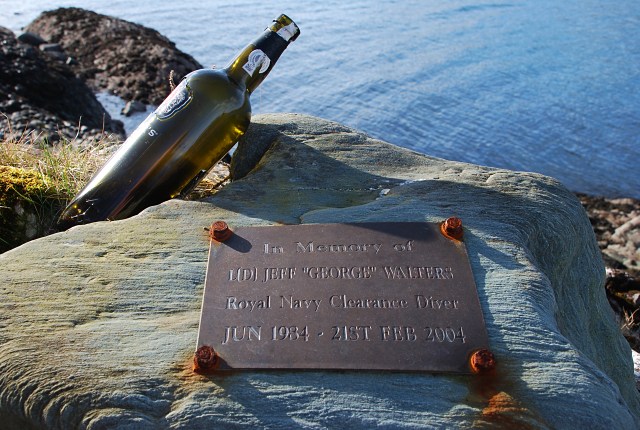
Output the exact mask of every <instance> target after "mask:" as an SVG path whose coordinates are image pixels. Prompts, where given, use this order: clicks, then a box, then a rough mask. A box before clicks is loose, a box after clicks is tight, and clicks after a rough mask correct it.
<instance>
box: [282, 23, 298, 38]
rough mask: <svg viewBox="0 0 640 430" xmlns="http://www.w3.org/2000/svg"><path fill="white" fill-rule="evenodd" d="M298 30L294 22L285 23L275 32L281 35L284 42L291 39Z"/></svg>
mask: <svg viewBox="0 0 640 430" xmlns="http://www.w3.org/2000/svg"><path fill="white" fill-rule="evenodd" d="M299 32H300V30H299V29H298V26H297V25H295V23H293V22H292V23H291V24H289V25H285V26H284V27H282V28H281V29H279V30H278V31H277V32H276V34H277V35H278V36H280V37H282V38H283V39H284V40H285V41H286V42H288V41H289V39H291V38H292V37H293V36H294V35H295V34H297V33H299Z"/></svg>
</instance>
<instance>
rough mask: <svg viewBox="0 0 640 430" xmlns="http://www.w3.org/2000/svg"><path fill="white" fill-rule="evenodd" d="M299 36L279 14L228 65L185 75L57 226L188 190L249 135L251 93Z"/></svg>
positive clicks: (125, 211)
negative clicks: (238, 142) (244, 135)
mask: <svg viewBox="0 0 640 430" xmlns="http://www.w3.org/2000/svg"><path fill="white" fill-rule="evenodd" d="M299 34H300V30H299V28H298V26H297V25H296V24H295V23H294V22H293V21H292V20H291V19H290V18H289V17H287V16H286V15H280V16H279V17H278V18H277V19H275V20H274V21H273V23H272V25H271V26H269V27H268V28H267V29H266V30H265V31H264V33H262V34H261V35H260V36H259V37H258V38H256V39H255V40H254V41H253V42H252V43H250V44H249V45H247V46H246V47H245V48H244V49H243V50H242V51H240V53H239V54H238V55H237V56H236V57H235V58H234V59H233V60H232V61H231V62H230V63H229V65H228V66H227V67H225V68H224V69H215V68H211V69H201V70H197V71H195V72H192V73H190V74H188V75H187V76H185V77H184V79H183V80H182V81H181V82H180V84H179V85H178V86H177V87H176V88H175V89H174V90H173V91H172V92H171V94H170V95H169V96H168V97H167V99H166V100H164V102H163V103H162V104H161V105H160V106H158V108H157V109H156V110H155V111H154V112H153V113H151V114H150V115H149V116H148V117H147V118H146V119H145V120H144V121H143V122H142V123H141V124H140V125H139V126H138V128H136V130H135V131H134V132H133V133H132V134H131V135H130V136H129V138H128V139H127V140H126V141H125V142H124V143H123V144H122V147H120V148H119V149H118V150H117V151H116V152H115V153H114V154H113V156H112V157H111V158H110V159H109V160H108V161H107V162H106V164H105V165H104V166H103V167H102V168H101V169H100V170H99V171H98V172H97V173H96V174H95V176H94V177H93V178H92V179H91V180H90V181H89V183H88V184H87V185H86V186H85V187H84V188H83V189H82V190H81V191H80V192H79V193H78V195H77V196H76V197H74V199H73V200H72V201H71V202H70V203H69V205H68V206H67V207H66V209H65V210H64V211H63V212H62V214H61V215H60V218H59V220H58V227H59V228H60V229H66V228H69V227H71V226H73V225H76V224H86V223H90V222H94V221H101V220H117V219H123V218H127V217H130V216H133V215H135V214H137V213H139V212H140V211H142V210H143V209H145V208H147V207H149V206H152V205H156V204H159V203H161V202H163V201H165V200H169V199H171V198H174V197H177V196H180V195H186V194H187V193H188V192H189V191H190V190H192V189H193V188H194V187H195V185H196V184H197V183H198V182H199V181H200V180H201V179H202V178H203V177H204V176H206V173H207V172H208V171H209V170H210V169H211V168H212V167H213V165H215V163H217V162H218V161H219V160H220V159H222V158H223V157H224V156H225V155H226V154H227V152H229V150H230V149H231V148H232V147H233V145H234V144H235V143H236V142H237V141H238V139H239V138H240V136H242V135H243V134H244V132H245V131H246V129H247V127H248V126H249V122H250V119H251V104H250V101H249V96H250V95H251V93H252V92H253V90H255V89H256V87H257V86H258V85H260V83H261V82H262V81H263V80H264V78H265V77H266V76H267V74H269V72H270V71H271V69H272V68H273V66H274V64H275V63H276V61H277V60H278V58H279V57H280V55H281V54H282V52H284V50H285V49H286V48H287V46H288V44H289V43H290V42H292V41H293V40H295V39H296V38H297V37H298V35H299Z"/></svg>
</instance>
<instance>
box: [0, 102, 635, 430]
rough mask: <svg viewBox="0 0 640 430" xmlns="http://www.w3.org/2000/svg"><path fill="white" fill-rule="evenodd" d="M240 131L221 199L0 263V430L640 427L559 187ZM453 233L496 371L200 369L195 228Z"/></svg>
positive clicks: (347, 136)
mask: <svg viewBox="0 0 640 430" xmlns="http://www.w3.org/2000/svg"><path fill="white" fill-rule="evenodd" d="M250 129H251V132H250V133H248V134H247V137H246V138H245V139H244V140H243V142H241V146H245V145H254V144H255V145H258V146H262V147H264V148H265V149H266V153H265V154H264V156H263V157H262V159H261V160H260V162H259V163H258V164H257V166H255V168H253V169H252V170H251V171H250V172H249V173H248V174H247V175H246V176H245V177H244V178H243V179H238V180H236V181H234V182H232V183H231V184H230V185H227V186H226V187H225V188H223V189H222V190H221V191H220V192H218V193H217V194H215V195H214V196H212V197H210V198H208V199H206V200H203V201H180V200H172V201H169V202H166V203H164V204H161V205H158V206H155V207H152V208H149V209H147V210H146V211H144V212H142V213H141V214H139V215H138V216H135V217H132V218H130V219H127V220H122V221H116V222H98V223H94V224H89V225H84V226H79V227H75V228H72V229H70V230H68V231H66V232H63V233H59V234H54V235H51V236H49V237H46V238H43V239H38V240H35V241H32V242H29V243H27V244H25V245H23V246H21V247H18V248H16V249H14V250H11V251H9V252H6V253H4V254H2V255H0V267H2V271H1V272H0V306H1V307H2V313H1V314H0V315H2V316H1V317H0V422H3V423H5V425H6V426H8V427H9V428H27V427H29V428H77V427H81V428H106V427H118V428H140V429H144V428H150V429H157V428H214V427H233V428H255V427H279V428H290V427H319V428H326V427H329V428H355V427H360V428H368V427H375V426H382V427H389V428H417V427H419V428H472V427H473V428H475V427H481V428H488V427H497V428H590V429H607V430H610V429H613V428H616V429H617V428H638V427H640V395H639V393H638V391H637V390H636V387H635V381H634V374H633V364H632V361H631V350H630V348H629V345H628V343H627V342H626V341H625V340H624V338H623V336H622V335H621V334H620V332H619V330H618V328H617V326H616V323H615V321H614V319H613V315H612V311H611V308H610V307H609V305H608V303H607V300H606V297H605V292H604V288H603V281H604V266H603V262H602V258H601V257H600V253H599V250H598V246H597V243H596V240H595V237H594V234H593V230H592V228H591V225H590V223H589V221H588V219H587V217H586V215H585V212H584V210H583V209H582V207H581V205H580V202H579V201H578V199H577V198H576V197H575V195H574V194H573V193H571V192H570V191H568V190H567V189H566V188H564V187H563V186H562V185H561V184H560V183H558V182H557V181H556V180H554V179H551V178H549V177H545V176H541V175H538V174H533V173H524V172H512V171H506V170H500V169H493V168H487V167H481V166H475V165H470V164H464V163H459V162H451V161H447V160H442V159H437V158H432V157H428V156H425V155H421V154H418V153H415V152H412V151H409V150H406V149H402V148H399V147H396V146H393V145H391V144H388V143H385V142H381V141H379V140H375V139H372V138H370V137H368V136H366V135H364V134H362V133H359V132H357V131H355V130H352V129H350V128H347V127H344V126H342V125H340V124H336V123H333V122H328V121H325V120H321V119H317V118H312V117H308V116H303V115H295V114H277V115H260V116H257V117H256V118H254V120H253V122H252V125H251V127H250ZM256 139H257V140H258V141H260V140H261V139H262V140H264V141H260V142H256V141H255V140H256ZM449 216H458V217H460V218H461V219H462V220H463V223H464V228H465V236H464V237H465V238H464V242H465V246H466V249H467V252H468V256H469V262H470V264H471V268H472V271H473V275H474V278H475V282H476V285H477V291H478V297H479V300H480V305H481V308H482V311H483V314H484V319H485V324H486V328H487V331H488V335H489V344H490V348H491V350H492V351H493V353H494V355H495V358H496V362H497V366H496V369H495V371H494V372H493V373H490V374H487V375H451V374H430V373H404V372H395V373H389V372H359V371H341V372H326V371H304V372H298V371H260V372H257V371H242V372H240V371H238V372H232V373H224V374H216V373H213V374H209V375H200V374H196V373H194V372H193V370H192V358H193V354H194V351H195V346H196V336H197V332H198V321H199V313H200V308H201V304H202V292H203V287H204V278H205V270H206V263H207V257H208V248H209V243H208V239H207V234H206V232H205V231H203V228H204V227H207V226H209V225H210V224H211V223H212V222H213V221H216V220H225V221H226V222H227V223H228V224H229V225H231V226H232V227H233V226H244V225H274V226H277V225H279V224H307V223H340V222H369V221H428V222H439V221H441V220H443V219H445V218H447V217H449ZM215 249H216V248H215V247H214V251H213V252H214V256H213V258H215V254H216V251H215Z"/></svg>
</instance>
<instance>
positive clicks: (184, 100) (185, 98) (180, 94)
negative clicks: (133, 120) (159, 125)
mask: <svg viewBox="0 0 640 430" xmlns="http://www.w3.org/2000/svg"><path fill="white" fill-rule="evenodd" d="M192 99H193V92H192V91H191V88H189V87H188V86H187V81H186V80H183V81H182V82H180V84H179V85H178V86H177V87H176V88H175V90H173V92H172V93H171V94H170V95H169V97H167V98H166V99H165V100H164V101H163V102H162V104H161V105H160V106H158V108H157V109H156V111H155V114H156V117H157V118H158V119H159V120H165V119H169V118H171V117H172V116H174V115H175V114H177V113H178V112H180V111H181V110H182V109H184V108H185V107H186V106H187V105H188V104H189V103H190V102H191V100H192Z"/></svg>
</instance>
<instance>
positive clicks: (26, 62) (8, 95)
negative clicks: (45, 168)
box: [0, 28, 124, 140]
mask: <svg viewBox="0 0 640 430" xmlns="http://www.w3.org/2000/svg"><path fill="white" fill-rule="evenodd" d="M27 40H36V39H34V38H31V39H27ZM61 56H64V59H66V58H67V57H66V55H64V53H63V52H62V51H61V50H53V49H51V47H49V51H44V50H41V49H39V48H38V46H34V45H32V44H29V43H24V42H21V41H20V40H18V39H17V38H16V36H15V34H14V33H13V32H12V31H11V30H9V29H6V28H0V112H2V114H3V115H2V116H1V117H0V136H4V135H5V134H6V133H7V131H8V130H10V129H11V130H13V131H16V132H18V133H20V132H22V131H25V130H38V131H39V132H43V133H44V137H47V138H48V139H49V140H57V139H58V138H59V133H61V134H62V135H66V137H69V138H71V137H74V136H76V135H77V134H79V133H80V134H86V133H91V132H94V133H95V132H99V131H105V132H111V133H118V134H124V131H123V128H122V124H121V123H119V122H115V121H112V120H111V117H110V116H109V114H108V113H107V112H106V111H105V110H104V108H103V107H102V105H101V104H100V103H99V102H98V101H97V100H96V97H95V95H94V94H93V92H92V91H91V90H90V89H89V87H87V85H86V84H85V83H84V82H83V81H82V80H80V79H78V78H77V77H76V76H75V74H74V73H73V71H72V70H71V69H70V68H69V66H68V65H67V64H66V61H64V60H62V59H61Z"/></svg>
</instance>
